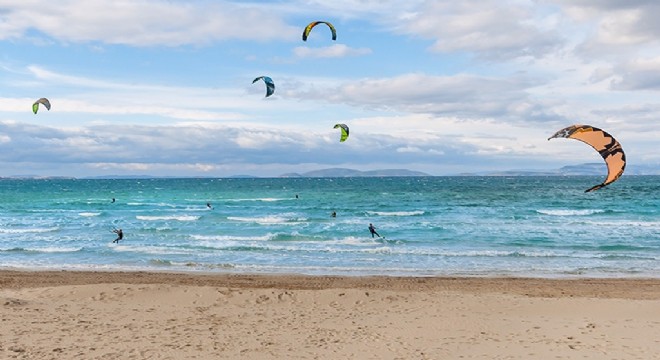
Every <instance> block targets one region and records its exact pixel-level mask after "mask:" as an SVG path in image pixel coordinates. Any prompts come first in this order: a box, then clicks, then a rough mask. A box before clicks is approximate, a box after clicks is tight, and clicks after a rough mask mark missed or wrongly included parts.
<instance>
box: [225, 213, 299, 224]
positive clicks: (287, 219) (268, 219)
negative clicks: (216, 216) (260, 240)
mask: <svg viewBox="0 0 660 360" xmlns="http://www.w3.org/2000/svg"><path fill="white" fill-rule="evenodd" d="M227 220H232V221H241V222H252V223H257V224H261V225H270V224H282V225H287V224H291V225H294V224H297V223H301V222H305V221H307V218H300V217H292V216H283V215H266V216H259V217H244V216H228V217H227Z"/></svg>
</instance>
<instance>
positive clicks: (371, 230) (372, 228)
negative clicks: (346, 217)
mask: <svg viewBox="0 0 660 360" xmlns="http://www.w3.org/2000/svg"><path fill="white" fill-rule="evenodd" d="M369 232H371V237H374V235H376V236H378V237H381V236H380V235H379V234H378V233H377V232H376V228H375V227H374V224H372V223H369Z"/></svg>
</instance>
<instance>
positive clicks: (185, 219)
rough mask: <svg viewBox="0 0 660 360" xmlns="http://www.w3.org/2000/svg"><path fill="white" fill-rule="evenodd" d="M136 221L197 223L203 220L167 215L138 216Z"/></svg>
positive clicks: (189, 216) (195, 217) (195, 216)
mask: <svg viewBox="0 0 660 360" xmlns="http://www.w3.org/2000/svg"><path fill="white" fill-rule="evenodd" d="M135 218H136V219H138V220H145V221H160V220H177V221H196V220H199V219H200V218H201V216H197V215H165V216H147V215H136V216H135Z"/></svg>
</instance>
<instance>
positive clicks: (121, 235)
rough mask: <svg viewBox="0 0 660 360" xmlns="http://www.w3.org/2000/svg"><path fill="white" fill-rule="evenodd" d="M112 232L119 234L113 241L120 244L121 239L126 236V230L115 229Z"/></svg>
mask: <svg viewBox="0 0 660 360" xmlns="http://www.w3.org/2000/svg"><path fill="white" fill-rule="evenodd" d="M112 232H113V233H115V234H117V238H116V239H114V240H113V241H112V242H113V243H117V244H119V240H122V239H123V238H124V232H123V231H122V230H121V229H114V230H112Z"/></svg>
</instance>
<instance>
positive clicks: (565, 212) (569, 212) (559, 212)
mask: <svg viewBox="0 0 660 360" xmlns="http://www.w3.org/2000/svg"><path fill="white" fill-rule="evenodd" d="M536 212H537V213H539V214H543V215H552V216H587V215H593V214H601V213H604V212H605V210H601V209H580V210H575V209H539V210H536Z"/></svg>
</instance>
